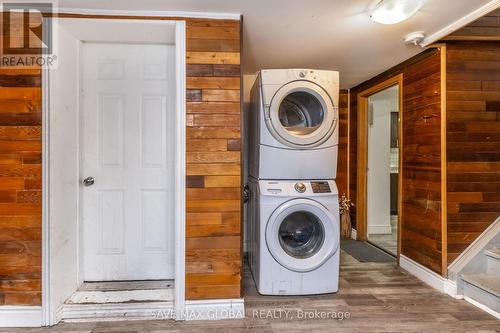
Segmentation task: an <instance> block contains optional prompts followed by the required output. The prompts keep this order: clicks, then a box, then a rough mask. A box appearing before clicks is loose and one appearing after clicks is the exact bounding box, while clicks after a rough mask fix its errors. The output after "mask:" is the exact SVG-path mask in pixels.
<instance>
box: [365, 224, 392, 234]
mask: <svg viewBox="0 0 500 333" xmlns="http://www.w3.org/2000/svg"><path fill="white" fill-rule="evenodd" d="M391 233H392V227H391V226H390V225H369V226H368V234H369V235H390V234H391Z"/></svg>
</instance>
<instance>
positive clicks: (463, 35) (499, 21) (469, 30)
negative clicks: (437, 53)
mask: <svg viewBox="0 0 500 333" xmlns="http://www.w3.org/2000/svg"><path fill="white" fill-rule="evenodd" d="M443 40H445V41H457V40H461V41H463V40H466V41H472V40H477V41H500V9H497V10H494V11H493V12H491V13H489V14H487V15H485V16H483V17H481V18H480V19H478V20H476V21H474V22H472V23H470V24H468V25H466V26H465V27H463V28H461V29H459V30H457V31H455V32H453V33H452V34H450V35H449V36H447V37H445V38H444V39H443Z"/></svg>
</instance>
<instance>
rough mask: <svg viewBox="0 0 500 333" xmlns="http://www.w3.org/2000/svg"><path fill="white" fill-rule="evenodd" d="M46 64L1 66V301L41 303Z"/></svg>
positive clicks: (0, 302)
mask: <svg viewBox="0 0 500 333" xmlns="http://www.w3.org/2000/svg"><path fill="white" fill-rule="evenodd" d="M41 149H42V143H41V89H40V69H37V68H33V69H22V70H21V69H0V305H2V304H8V305H11V304H16V305H20V304H30V305H39V304H40V303H41V231H42V230H41V197H42V195H41V171H42V166H41Z"/></svg>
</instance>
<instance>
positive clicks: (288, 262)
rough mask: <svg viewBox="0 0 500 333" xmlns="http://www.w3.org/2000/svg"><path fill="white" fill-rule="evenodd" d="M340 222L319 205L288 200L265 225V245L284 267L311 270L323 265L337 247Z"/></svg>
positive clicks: (307, 200)
mask: <svg viewBox="0 0 500 333" xmlns="http://www.w3.org/2000/svg"><path fill="white" fill-rule="evenodd" d="M339 237H340V236H339V223H338V221H336V219H335V217H334V216H333V215H332V214H331V213H330V212H329V211H328V210H327V209H326V208H325V207H324V206H323V205H321V204H320V203H318V202H316V201H313V200H309V199H294V200H290V201H288V202H286V203H284V204H283V205H281V206H280V207H278V208H277V209H276V210H275V211H274V212H273V214H272V215H271V217H270V218H269V220H268V222H267V227H266V243H267V247H268V249H269V251H270V252H271V255H272V256H273V258H274V259H275V260H276V261H277V262H278V263H280V264H281V265H282V266H283V267H285V268H287V269H289V270H292V271H296V272H308V271H312V270H314V269H316V268H318V267H320V266H321V265H323V264H324V263H325V261H326V260H328V259H329V258H330V257H331V256H332V255H333V254H334V253H335V252H336V251H337V250H338V247H339V239H340V238H339Z"/></svg>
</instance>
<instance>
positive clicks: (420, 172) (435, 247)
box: [349, 49, 442, 273]
mask: <svg viewBox="0 0 500 333" xmlns="http://www.w3.org/2000/svg"><path fill="white" fill-rule="evenodd" d="M401 73H402V74H403V134H402V137H403V138H402V139H403V147H402V150H403V156H404V157H403V216H404V217H403V223H402V226H401V254H403V255H405V256H407V257H409V258H411V259H413V260H415V261H416V262H418V263H420V264H422V265H424V266H426V267H428V268H430V269H432V270H433V271H435V272H438V273H441V268H442V260H441V225H442V224H441V217H440V212H441V172H440V169H441V166H440V163H441V154H440V151H441V125H440V121H441V107H440V105H441V104H440V103H441V87H440V82H441V53H440V51H439V50H438V49H429V50H426V51H424V52H423V53H421V54H419V55H417V56H416V57H414V58H412V59H409V60H407V61H405V62H403V63H401V64H399V65H397V66H395V67H393V68H391V69H390V70H388V71H386V72H384V73H382V74H380V75H379V76H377V77H375V78H373V79H371V80H369V81H367V82H364V83H362V84H361V85H359V86H357V87H354V88H353V89H351V96H350V111H349V117H350V124H349V149H350V155H349V170H350V172H349V188H350V198H351V200H353V201H354V204H356V202H355V201H356V191H357V184H356V177H357V174H356V170H357V165H356V159H357V147H356V141H357V96H358V93H360V92H361V91H363V90H366V89H368V88H370V87H373V86H375V85H377V84H379V83H381V82H383V81H385V80H387V79H389V78H391V77H394V76H395V75H398V74H401ZM354 214H355V210H354ZM354 217H355V216H354Z"/></svg>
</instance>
